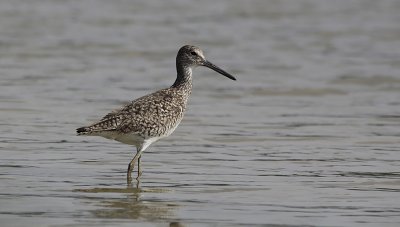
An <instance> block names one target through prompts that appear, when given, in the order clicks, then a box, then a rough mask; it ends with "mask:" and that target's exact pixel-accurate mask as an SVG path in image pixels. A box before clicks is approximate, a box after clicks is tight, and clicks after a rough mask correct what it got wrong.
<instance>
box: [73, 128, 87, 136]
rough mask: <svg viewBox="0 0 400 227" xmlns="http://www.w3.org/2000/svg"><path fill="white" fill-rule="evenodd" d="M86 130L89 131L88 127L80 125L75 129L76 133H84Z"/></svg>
mask: <svg viewBox="0 0 400 227" xmlns="http://www.w3.org/2000/svg"><path fill="white" fill-rule="evenodd" d="M88 132H89V128H88V127H81V128H78V129H76V133H78V135H84V134H86V133H88Z"/></svg>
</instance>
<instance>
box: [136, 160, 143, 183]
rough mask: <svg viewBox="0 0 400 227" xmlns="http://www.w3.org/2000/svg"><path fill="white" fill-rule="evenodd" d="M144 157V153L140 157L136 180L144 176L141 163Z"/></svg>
mask: <svg viewBox="0 0 400 227" xmlns="http://www.w3.org/2000/svg"><path fill="white" fill-rule="evenodd" d="M141 159H142V155H140V156H139V158H138V173H137V177H136V180H139V178H140V176H142V168H141V165H140V160H141Z"/></svg>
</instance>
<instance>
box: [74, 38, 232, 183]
mask: <svg viewBox="0 0 400 227" xmlns="http://www.w3.org/2000/svg"><path fill="white" fill-rule="evenodd" d="M196 66H206V67H209V68H211V69H213V70H215V71H217V72H219V73H221V74H222V75H224V76H226V77H228V78H230V79H233V80H236V79H235V78H234V77H233V76H231V75H230V74H228V73H226V72H225V71H223V70H222V69H220V68H218V67H217V66H215V65H213V64H212V63H210V62H209V61H207V60H206V59H205V57H204V55H203V52H202V51H201V50H200V49H199V48H198V47H195V46H190V45H186V46H183V47H182V48H181V49H180V50H179V52H178V55H177V57H176V69H177V78H176V80H175V83H174V84H173V85H172V86H171V87H170V88H166V89H162V90H159V91H156V92H154V93H152V94H149V95H146V96H143V97H141V98H138V99H136V100H134V101H132V102H130V103H128V104H127V105H125V106H123V107H122V108H120V109H117V110H114V111H112V112H111V113H109V114H107V115H106V116H105V117H103V118H102V119H101V120H100V121H98V122H96V123H93V124H91V125H90V126H87V127H82V128H78V129H77V133H78V135H89V136H102V137H105V138H107V139H113V140H117V141H119V142H122V143H126V144H132V145H135V146H136V148H137V153H136V155H135V157H134V158H133V159H132V161H131V162H130V163H129V166H128V173H127V179H128V183H129V182H130V181H131V171H132V169H133V167H134V163H136V161H138V178H139V177H140V175H141V170H140V157H141V154H142V152H143V151H144V150H145V149H146V148H147V147H148V146H149V145H150V144H151V143H153V142H155V141H157V140H159V139H160V138H163V137H167V136H169V135H170V134H171V133H172V132H173V131H174V130H175V129H176V127H177V126H178V125H179V123H180V122H181V120H182V118H183V115H184V113H185V110H186V104H187V101H188V99H189V96H190V93H191V91H192V69H193V68H194V67H196Z"/></svg>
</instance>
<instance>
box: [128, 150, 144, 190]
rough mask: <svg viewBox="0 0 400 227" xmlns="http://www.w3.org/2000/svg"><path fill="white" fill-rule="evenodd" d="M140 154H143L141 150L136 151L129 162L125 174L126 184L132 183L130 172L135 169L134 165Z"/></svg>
mask: <svg viewBox="0 0 400 227" xmlns="http://www.w3.org/2000/svg"><path fill="white" fill-rule="evenodd" d="M142 152H143V150H138V151H137V152H136V155H135V157H133V159H132V160H131V162H129V165H128V172H127V174H126V180H127V182H128V184H129V183H131V182H132V176H131V174H132V170H133V169H134V168H135V163H136V161H138V159H139V158H140V156H141V155H142Z"/></svg>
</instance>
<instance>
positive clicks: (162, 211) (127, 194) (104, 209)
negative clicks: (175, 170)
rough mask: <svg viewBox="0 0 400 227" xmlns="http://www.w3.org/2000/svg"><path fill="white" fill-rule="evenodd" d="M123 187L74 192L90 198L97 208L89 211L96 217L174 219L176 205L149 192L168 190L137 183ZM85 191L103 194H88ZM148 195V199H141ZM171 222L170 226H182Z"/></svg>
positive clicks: (150, 219) (149, 219)
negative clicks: (146, 186) (155, 197)
mask: <svg viewBox="0 0 400 227" xmlns="http://www.w3.org/2000/svg"><path fill="white" fill-rule="evenodd" d="M138 183H139V182H138ZM135 186H136V187H132V186H131V185H130V186H128V187H125V188H92V189H77V190H75V192H80V193H85V195H82V197H84V198H85V199H90V201H91V202H93V203H94V204H95V205H96V206H98V209H95V210H92V211H90V212H91V213H92V214H93V215H94V216H95V217H97V218H111V219H112V218H121V219H140V220H143V221H161V220H164V221H165V220H174V216H175V215H174V211H175V210H176V209H177V207H178V205H177V204H174V203H171V202H169V201H160V200H159V199H154V197H153V198H151V197H152V196H151V194H157V193H167V192H169V190H165V189H156V188H145V189H143V188H140V187H138V186H139V185H135ZM86 193H95V194H96V195H97V194H99V195H100V194H103V195H102V196H91V195H90V196H88V195H87V194H86ZM143 195H149V196H148V197H149V198H148V199H142V198H141V197H142V196H143ZM177 223H178V222H171V225H170V226H182V225H181V224H180V223H178V224H179V225H177Z"/></svg>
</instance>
